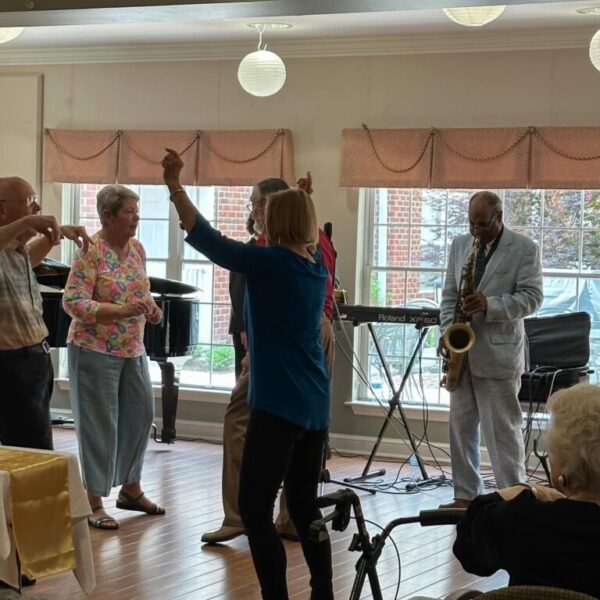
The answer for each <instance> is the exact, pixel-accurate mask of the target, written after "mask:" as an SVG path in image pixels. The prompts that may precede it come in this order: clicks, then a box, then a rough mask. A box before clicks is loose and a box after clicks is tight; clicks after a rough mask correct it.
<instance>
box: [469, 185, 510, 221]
mask: <svg viewBox="0 0 600 600" xmlns="http://www.w3.org/2000/svg"><path fill="white" fill-rule="evenodd" d="M476 200H485V201H486V202H487V203H488V206H489V207H490V208H491V209H492V214H494V215H497V214H500V213H501V212H502V200H501V199H500V196H498V194H494V192H490V191H488V190H484V191H483V192H476V193H475V194H473V195H472V196H471V199H470V200H469V206H471V203H472V202H474V201H476Z"/></svg>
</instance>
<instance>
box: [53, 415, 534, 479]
mask: <svg viewBox="0 0 600 600" xmlns="http://www.w3.org/2000/svg"><path fill="white" fill-rule="evenodd" d="M52 412H53V413H56V414H59V415H61V416H65V417H70V416H71V415H72V412H71V410H70V409H56V410H54V409H53V410H52ZM154 423H155V425H156V427H157V429H158V432H159V433H160V430H161V427H162V420H161V419H160V418H157V419H155V420H154ZM176 427H177V437H178V438H180V439H182V440H206V441H208V442H217V443H218V442H221V440H222V439H223V424H222V423H211V422H208V421H188V420H185V419H178V420H177V423H176ZM329 443H330V445H331V447H332V448H334V449H335V450H337V451H339V452H341V453H342V454H358V455H363V456H365V457H367V456H369V455H370V453H371V451H372V449H373V446H374V444H375V438H374V437H370V436H362V435H344V434H338V433H330V434H329ZM431 446H432V447H431V448H430V447H429V446H428V445H427V444H425V443H422V444H421V445H420V446H419V448H418V451H419V454H420V456H421V458H422V459H423V461H425V463H427V464H434V463H435V462H438V463H439V464H441V465H445V466H446V465H449V464H450V457H449V455H450V445H449V444H447V443H441V442H432V443H431ZM411 455H412V449H411V448H410V447H409V443H408V441H407V440H402V439H385V438H384V439H383V440H382V441H381V444H380V445H379V449H378V452H377V458H378V459H380V460H385V459H391V460H401V461H402V460H406V459H408V458H410V456H411ZM537 462H538V461H537V459H536V458H535V456H534V457H533V459H532V460H530V465H529V466H530V467H531V468H534V467H535V466H536V465H537ZM481 466H482V467H484V468H490V467H491V462H490V457H489V454H488V451H487V449H486V448H485V447H482V448H481Z"/></svg>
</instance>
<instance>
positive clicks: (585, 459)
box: [546, 383, 600, 492]
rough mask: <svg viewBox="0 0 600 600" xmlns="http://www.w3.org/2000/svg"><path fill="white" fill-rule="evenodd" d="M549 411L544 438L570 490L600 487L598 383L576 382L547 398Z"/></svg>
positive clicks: (586, 489)
mask: <svg viewBox="0 0 600 600" xmlns="http://www.w3.org/2000/svg"><path fill="white" fill-rule="evenodd" d="M548 409H549V410H550V412H551V413H552V419H551V421H550V427H549V429H548V435H547V438H546V448H547V450H548V453H549V454H550V459H551V460H552V458H553V457H554V459H555V460H556V462H557V463H558V465H560V468H561V472H560V473H559V474H560V475H563V476H564V478H565V487H566V488H567V489H568V490H569V491H570V492H578V491H596V492H598V491H600V386H597V385H592V384H590V383H579V384H577V385H574V386H573V387H570V388H567V389H563V390H560V391H558V392H556V394H553V395H552V396H551V397H550V400H549V401H548Z"/></svg>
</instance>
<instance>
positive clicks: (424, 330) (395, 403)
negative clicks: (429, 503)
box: [344, 323, 433, 487]
mask: <svg viewBox="0 0 600 600" xmlns="http://www.w3.org/2000/svg"><path fill="white" fill-rule="evenodd" d="M367 326H368V328H369V333H370V334H371V338H372V339H373V343H374V344H375V349H376V350H377V354H378V355H379V359H380V360H381V364H382V365H383V369H384V371H385V376H386V379H387V381H388V384H389V386H390V389H391V390H392V397H391V399H390V401H389V405H390V407H389V409H388V412H387V415H386V417H385V420H384V421H383V424H382V426H381V429H380V431H379V434H378V435H377V440H376V441H375V445H374V446H373V450H371V454H370V455H369V458H368V460H367V464H366V465H365V468H364V469H363V472H362V474H361V475H359V476H357V477H347V478H345V479H344V481H345V482H347V483H355V482H360V481H365V480H366V479H370V478H372V477H381V476H383V475H385V469H379V470H377V471H370V469H371V464H372V462H373V459H374V458H375V455H376V454H377V451H378V450H379V446H380V444H381V440H382V439H383V436H384V435H385V432H386V429H387V427H388V425H389V423H390V421H391V419H392V417H393V414H394V411H395V410H397V411H398V414H399V417H400V422H401V423H402V426H403V428H404V430H405V431H406V433H407V435H408V443H409V444H410V447H411V450H412V451H413V454H414V456H415V459H416V461H417V465H418V466H419V470H420V471H421V478H422V479H421V480H419V481H417V482H414V484H413V485H412V486H411V487H413V486H414V487H418V486H419V485H423V484H427V483H431V482H432V481H433V479H432V478H431V477H429V475H428V474H427V471H426V469H425V464H424V463H423V459H422V458H421V455H420V454H419V448H418V446H417V444H416V443H415V439H414V437H413V434H412V433H411V431H410V428H409V426H408V420H407V419H406V415H405V414H404V409H403V408H402V404H401V402H400V396H401V395H402V392H403V391H404V387H405V386H406V382H407V381H408V378H409V377H410V373H411V371H412V367H413V364H414V362H415V360H416V359H417V356H419V353H420V351H421V347H422V346H423V342H424V341H425V338H426V337H427V334H428V333H429V329H430V326H429V325H425V324H422V323H417V324H415V327H416V328H417V330H419V332H420V333H419V339H418V340H417V344H416V346H415V349H414V351H413V353H412V356H411V357H410V362H409V363H408V366H407V367H406V371H405V372H404V375H403V377H402V381H401V382H400V387H399V388H398V390H396V389H395V386H394V378H393V377H392V373H391V371H390V368H389V365H388V363H387V361H386V360H385V356H384V354H383V350H382V349H381V344H380V343H379V338H378V337H377V334H376V333H375V329H374V328H373V324H372V323H367Z"/></svg>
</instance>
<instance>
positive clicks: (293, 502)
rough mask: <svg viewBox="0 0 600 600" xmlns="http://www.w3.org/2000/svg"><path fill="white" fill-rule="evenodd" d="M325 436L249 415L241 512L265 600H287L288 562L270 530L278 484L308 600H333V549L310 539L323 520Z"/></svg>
mask: <svg viewBox="0 0 600 600" xmlns="http://www.w3.org/2000/svg"><path fill="white" fill-rule="evenodd" d="M326 437H327V430H326V429H321V430H318V431H312V430H307V429H303V428H302V427H298V426H297V425H294V424H293V423H290V422H288V421H285V420H284V419H281V418H279V417H276V416H275V415H272V414H269V413H266V412H263V411H259V410H253V411H252V414H251V416H250V422H249V423H248V430H247V433H246V444H245V446H244V457H243V459H242V469H241V473H240V512H241V516H242V521H243V522H244V526H245V528H246V533H247V534H248V541H249V543H250V550H251V552H252V560H253V561H254V568H255V569H256V574H257V575H258V580H259V582H260V587H261V591H262V596H263V598H264V599H265V600H287V598H288V593H287V582H286V567H287V557H286V553H285V548H284V545H283V542H282V541H281V538H280V536H279V534H278V532H277V529H276V528H275V525H274V524H273V507H274V504H275V499H276V497H277V492H278V490H279V487H280V486H281V483H282V482H285V485H284V490H285V495H286V500H287V505H288V509H289V512H290V516H291V517H292V520H293V521H294V524H295V525H296V529H297V530H298V535H299V536H300V542H301V544H302V551H303V553H304V558H305V559H306V563H307V564H308V568H309V570H310V586H311V590H312V594H311V600H332V599H333V584H332V567H331V545H330V543H329V541H327V542H319V543H317V542H311V541H309V539H308V529H309V527H310V524H311V523H312V522H313V521H314V520H315V519H319V518H321V511H320V510H319V509H318V507H317V503H316V499H317V489H318V485H319V475H320V471H321V458H322V456H323V449H324V445H325V439H326Z"/></svg>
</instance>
